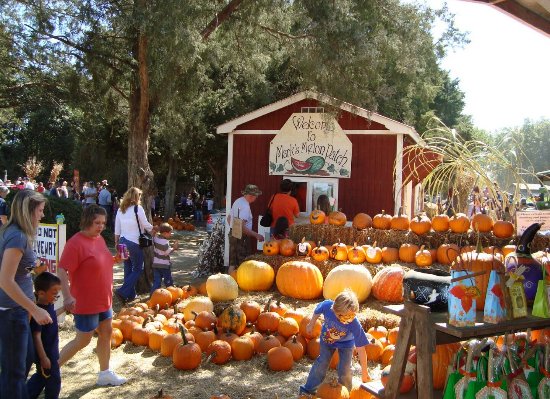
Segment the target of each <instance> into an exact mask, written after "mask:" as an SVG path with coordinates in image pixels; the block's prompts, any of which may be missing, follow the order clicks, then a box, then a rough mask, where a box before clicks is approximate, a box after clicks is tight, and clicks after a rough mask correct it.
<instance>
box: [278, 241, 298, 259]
mask: <svg viewBox="0 0 550 399" xmlns="http://www.w3.org/2000/svg"><path fill="white" fill-rule="evenodd" d="M295 252H296V245H295V244H294V241H292V240H291V239H289V238H284V239H282V240H281V241H280V242H279V253H280V254H281V255H283V256H293V255H294V253H295Z"/></svg>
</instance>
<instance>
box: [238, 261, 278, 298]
mask: <svg viewBox="0 0 550 399" xmlns="http://www.w3.org/2000/svg"><path fill="white" fill-rule="evenodd" d="M274 280H275V271H274V270H273V268H272V267H271V266H270V265H269V264H267V263H265V262H261V261H257V260H246V261H244V262H243V263H241V265H240V266H239V268H238V269H237V284H238V285H239V288H240V289H241V290H244V291H267V290H269V289H270V288H271V286H272V285H273V281H274Z"/></svg>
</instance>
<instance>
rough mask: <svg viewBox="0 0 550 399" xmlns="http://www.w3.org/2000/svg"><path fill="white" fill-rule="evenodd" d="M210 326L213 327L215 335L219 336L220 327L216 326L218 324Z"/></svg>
mask: <svg viewBox="0 0 550 399" xmlns="http://www.w3.org/2000/svg"><path fill="white" fill-rule="evenodd" d="M210 326H211V327H212V330H214V334H216V335H218V327H217V326H216V323H212V324H210Z"/></svg>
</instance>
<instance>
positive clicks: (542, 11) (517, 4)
mask: <svg viewBox="0 0 550 399" xmlns="http://www.w3.org/2000/svg"><path fill="white" fill-rule="evenodd" d="M466 1H472V2H474V3H486V4H488V5H490V6H491V7H494V8H496V9H497V10H499V11H502V12H503V13H505V14H508V15H510V16H511V17H513V18H515V19H517V20H519V21H520V22H522V23H524V24H526V25H529V26H531V27H532V28H534V29H536V30H538V31H539V32H542V33H544V34H545V35H547V36H550V0H466Z"/></svg>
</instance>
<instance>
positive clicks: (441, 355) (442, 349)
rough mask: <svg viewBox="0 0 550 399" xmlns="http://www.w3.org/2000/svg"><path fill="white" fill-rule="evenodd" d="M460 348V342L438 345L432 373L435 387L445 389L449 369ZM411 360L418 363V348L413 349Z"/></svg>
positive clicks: (410, 355) (433, 357)
mask: <svg viewBox="0 0 550 399" xmlns="http://www.w3.org/2000/svg"><path fill="white" fill-rule="evenodd" d="M459 349H460V343H454V344H446V345H436V347H435V353H434V354H432V375H433V387H434V389H443V387H444V386H445V382H446V381H447V369H448V367H449V364H450V363H451V362H452V361H453V359H454V357H455V355H456V352H457V351H458V350H459ZM409 361H410V362H412V363H416V349H415V348H413V349H411V352H410V354H409Z"/></svg>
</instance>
